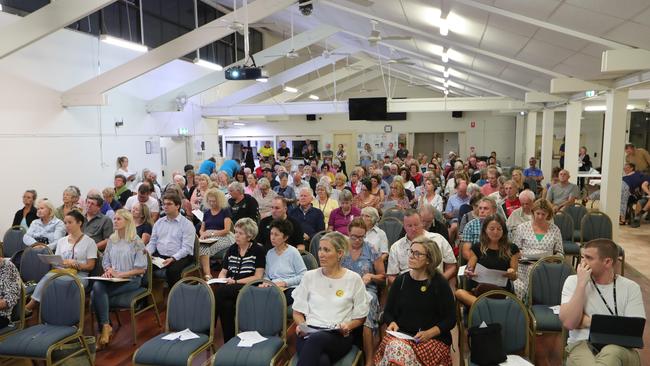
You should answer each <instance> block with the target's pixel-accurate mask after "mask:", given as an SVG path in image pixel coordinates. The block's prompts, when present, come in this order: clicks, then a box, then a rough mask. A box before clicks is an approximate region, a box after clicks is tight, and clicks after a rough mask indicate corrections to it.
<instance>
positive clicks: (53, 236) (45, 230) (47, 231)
mask: <svg viewBox="0 0 650 366" xmlns="http://www.w3.org/2000/svg"><path fill="white" fill-rule="evenodd" d="M36 207H37V209H36V216H38V220H34V221H32V224H31V225H30V226H29V229H27V233H25V236H23V243H25V245H32V244H34V243H44V244H51V245H52V246H51V248H54V245H55V244H56V242H57V241H58V240H59V239H61V238H62V237H63V236H64V235H65V225H63V221H61V220H59V219H57V218H56V217H55V216H54V205H53V204H52V202H50V201H49V200H47V199H46V198H44V199H42V200H39V201H38V204H36Z"/></svg>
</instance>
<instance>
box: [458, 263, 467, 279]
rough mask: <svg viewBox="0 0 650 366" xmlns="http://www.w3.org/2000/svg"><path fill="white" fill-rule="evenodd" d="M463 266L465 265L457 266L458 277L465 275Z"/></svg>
mask: <svg viewBox="0 0 650 366" xmlns="http://www.w3.org/2000/svg"><path fill="white" fill-rule="evenodd" d="M465 268H467V265H465V266H460V267H458V277H462V276H464V275H465Z"/></svg>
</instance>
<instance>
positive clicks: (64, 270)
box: [50, 234, 85, 276]
mask: <svg viewBox="0 0 650 366" xmlns="http://www.w3.org/2000/svg"><path fill="white" fill-rule="evenodd" d="M84 236H85V235H83V234H82V235H81V236H80V237H79V239H77V241H75V242H74V243H72V259H74V248H75V247H76V246H77V244H79V242H80V241H81V239H83V237H84ZM50 272H52V273H62V274H69V275H72V276H76V275H77V272H79V271H78V270H77V269H76V268H69V267H68V268H53V269H51V270H50Z"/></svg>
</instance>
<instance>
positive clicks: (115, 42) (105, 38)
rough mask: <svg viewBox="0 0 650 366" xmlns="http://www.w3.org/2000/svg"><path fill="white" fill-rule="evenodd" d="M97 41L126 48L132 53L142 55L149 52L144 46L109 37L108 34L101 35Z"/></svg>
mask: <svg viewBox="0 0 650 366" xmlns="http://www.w3.org/2000/svg"><path fill="white" fill-rule="evenodd" d="M99 40H100V41H102V42H104V43H108V44H111V45H113V46H118V47H122V48H126V49H129V50H132V51H137V52H142V53H144V52H147V51H149V49H148V48H147V46H145V45H142V44H140V43H135V42H130V41H127V40H125V39H121V38H117V37H113V36H109V35H108V34H102V35H101V36H99Z"/></svg>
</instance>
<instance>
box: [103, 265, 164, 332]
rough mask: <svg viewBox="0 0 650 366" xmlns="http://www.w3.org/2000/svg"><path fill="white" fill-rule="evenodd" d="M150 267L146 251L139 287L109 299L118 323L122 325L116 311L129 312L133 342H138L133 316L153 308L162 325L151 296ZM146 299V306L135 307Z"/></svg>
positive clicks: (159, 324)
mask: <svg viewBox="0 0 650 366" xmlns="http://www.w3.org/2000/svg"><path fill="white" fill-rule="evenodd" d="M152 273H153V270H152V267H151V255H150V254H149V253H147V272H145V274H144V276H143V277H142V285H141V286H140V288H139V289H137V290H133V291H130V292H127V293H122V294H119V295H116V296H112V297H111V298H110V300H109V306H110V309H111V311H113V312H115V313H116V317H117V323H118V325H120V326H121V325H122V322H121V320H120V315H119V314H118V311H121V310H128V311H130V313H131V329H132V331H133V344H137V343H138V333H137V330H136V324H137V323H136V321H135V317H136V316H138V315H140V314H142V313H144V312H145V311H147V310H149V309H153V311H154V314H155V315H156V320H157V321H158V326H159V327H162V322H161V321H160V313H159V312H158V306H157V305H156V300H155V299H154V297H153V292H152V287H153V279H152ZM147 299H148V302H147V304H146V306H142V307H140V308H139V309H136V306H137V304H138V302H139V301H145V300H147Z"/></svg>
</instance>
